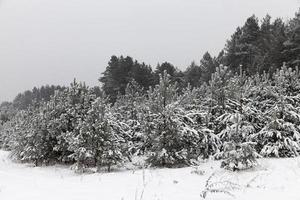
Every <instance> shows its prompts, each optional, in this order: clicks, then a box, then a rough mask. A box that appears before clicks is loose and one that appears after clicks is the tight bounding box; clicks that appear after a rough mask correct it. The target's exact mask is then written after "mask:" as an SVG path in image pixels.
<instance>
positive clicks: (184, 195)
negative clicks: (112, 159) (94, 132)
mask: <svg viewBox="0 0 300 200" xmlns="http://www.w3.org/2000/svg"><path fill="white" fill-rule="evenodd" d="M8 154H9V152H6V151H0V199H1V200H27V199H30V200H40V199H43V200H69V199H70V200H85V199H87V200H94V199H95V200H96V199H97V200H99V199H105V200H137V199H138V200H183V199H187V200H193V199H195V200H196V199H197V200H199V199H201V198H200V194H201V192H202V191H203V190H204V186H205V184H206V180H207V179H208V178H209V176H211V174H213V173H215V176H213V177H212V179H211V183H214V182H217V181H230V182H232V183H235V184H238V185H239V189H238V190H230V191H229V192H230V193H232V194H233V195H234V197H232V196H229V195H227V194H223V193H222V194H221V193H220V194H210V193H208V195H207V198H206V199H211V200H212V199H213V200H215V199H216V200H221V199H222V200H226V199H238V200H250V199H251V200H261V199H264V200H266V199H273V200H276V199H278V200H279V199H280V200H281V199H288V200H299V199H300V158H285V159H260V160H259V163H260V165H259V166H258V167H256V168H255V169H253V170H249V171H243V172H230V171H225V170H223V169H220V167H219V166H220V162H219V161H208V162H205V163H202V164H201V165H200V166H199V167H197V168H195V167H188V168H180V169H145V170H136V171H135V170H120V171H116V172H112V173H95V174H85V175H78V174H75V173H74V172H73V171H72V170H70V167H67V166H60V165H56V166H51V167H33V166H31V165H29V164H20V163H13V162H12V161H11V160H10V159H9V158H8ZM215 189H218V188H215ZM219 189H220V188H219Z"/></svg>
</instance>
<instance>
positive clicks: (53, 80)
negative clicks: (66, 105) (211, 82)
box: [0, 0, 300, 101]
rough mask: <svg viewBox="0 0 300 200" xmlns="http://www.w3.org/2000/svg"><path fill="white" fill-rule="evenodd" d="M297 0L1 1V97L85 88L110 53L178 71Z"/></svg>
mask: <svg viewBox="0 0 300 200" xmlns="http://www.w3.org/2000/svg"><path fill="white" fill-rule="evenodd" d="M299 6H300V2H299V0H0V101H3V100H12V99H13V97H14V96H15V95H16V94H17V93H18V92H21V91H24V90H26V89H32V88H33V87H34V86H41V85H44V84H62V85H67V84H69V83H70V82H71V81H72V80H73V78H74V77H76V78H77V79H78V80H80V81H85V82H86V83H87V84H89V85H96V84H99V83H98V81H97V79H98V78H99V76H100V75H101V73H102V72H103V71H104V70H105V68H106V66H107V62H108V60H109V58H110V56H112V55H130V56H132V57H133V58H135V59H137V60H139V61H144V62H146V63H147V64H151V65H152V66H155V65H156V64H157V63H159V62H164V61H169V62H171V63H173V64H174V65H175V66H177V67H180V68H181V69H184V68H185V67H186V66H187V65H189V64H190V63H191V61H193V60H195V61H196V62H199V60H200V59H201V57H202V55H203V54H204V53H205V51H209V52H211V54H212V55H216V54H217V53H218V52H219V51H220V50H221V49H222V48H223V47H224V44H225V41H226V39H228V38H229V37H230V35H231V34H232V33H233V32H234V30H235V29H236V27H237V26H241V25H243V23H244V21H245V20H246V18H247V17H249V16H251V15H252V14H256V15H257V16H258V17H260V18H261V17H263V16H265V15H266V14H267V13H269V14H270V15H271V16H273V17H282V18H283V19H285V20H286V19H288V18H290V17H293V16H294V13H295V12H296V11H297V10H298V7H299Z"/></svg>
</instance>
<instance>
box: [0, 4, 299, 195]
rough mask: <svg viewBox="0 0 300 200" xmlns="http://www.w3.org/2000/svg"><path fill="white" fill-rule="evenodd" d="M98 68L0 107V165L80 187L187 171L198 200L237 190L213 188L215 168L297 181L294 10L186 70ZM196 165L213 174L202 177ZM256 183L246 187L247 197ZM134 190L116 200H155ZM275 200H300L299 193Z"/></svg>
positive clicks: (121, 58) (121, 59)
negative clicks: (1, 157)
mask: <svg viewBox="0 0 300 200" xmlns="http://www.w3.org/2000/svg"><path fill="white" fill-rule="evenodd" d="M295 11H296V10H295ZM108 60H109V61H108V64H107V66H106V69H105V71H104V72H101V71H99V80H98V81H99V85H98V86H89V85H87V84H85V82H83V81H80V80H77V79H74V81H73V82H72V83H70V85H68V86H63V85H45V86H42V87H34V88H33V89H30V88H29V90H27V91H24V92H21V93H19V94H18V95H16V97H15V98H14V99H13V100H12V101H6V102H3V103H2V104H1V105H0V147H1V149H2V154H3V152H5V155H7V157H8V161H5V162H11V163H12V164H11V165H18V166H23V167H25V166H31V167H33V168H35V169H47V168H49V167H51V166H52V167H53V166H63V167H68V170H69V171H70V172H68V173H74V174H76V175H78V174H79V175H80V176H82V177H85V176H87V178H88V174H91V173H92V174H104V175H103V176H109V175H110V173H124V172H123V171H125V173H126V171H131V170H133V169H134V170H137V171H139V170H140V171H139V172H137V173H143V175H144V176H146V177H147V171H145V170H150V171H151V170H154V171H155V170H171V171H170V173H171V172H172V170H184V169H189V170H191V169H192V172H191V173H192V174H193V176H195V177H198V178H199V179H201V177H203V178H202V179H203V180H202V181H203V185H204V188H202V189H201V187H200V186H199V188H198V191H197V192H198V193H197V198H198V199H206V198H207V199H227V198H228V199H231V198H235V197H234V196H235V195H234V191H236V190H238V191H242V189H240V188H241V187H244V186H241V185H242V184H241V183H240V182H239V185H238V183H237V182H235V181H231V180H223V181H222V180H218V181H217V182H212V181H213V180H212V179H214V178H216V176H217V175H216V173H217V172H216V171H218V170H219V171H220V170H221V171H222V173H225V174H227V175H226V177H230V176H239V174H241V176H244V175H245V173H249V177H252V176H251V174H252V175H253V174H255V173H256V172H257V171H259V172H261V171H263V169H262V168H263V167H262V166H264V163H265V162H270V163H271V162H272V163H273V162H274V163H277V164H274V163H273V164H274V166H277V167H278V166H279V165H280V163H281V162H280V161H283V163H284V162H285V163H286V164H287V163H288V162H294V161H295V162H297V163H298V164H295V165H297V167H295V168H293V170H294V171H295V173H296V174H297V173H299V172H300V171H299V170H300V167H299V163H300V160H299V159H298V158H299V157H298V156H299V153H300V71H299V64H300V11H298V12H296V14H295V16H294V17H293V18H291V19H289V20H283V19H282V18H272V17H271V16H270V15H267V16H265V17H264V18H262V19H259V18H258V17H256V16H255V15H253V16H250V17H249V18H248V19H247V20H246V21H245V23H244V24H242V25H241V26H240V27H237V28H236V31H235V32H234V33H232V35H231V37H230V38H228V40H227V41H226V45H225V46H224V48H223V49H221V50H220V53H219V54H218V55H211V54H210V53H209V52H206V53H205V54H204V55H203V57H202V59H201V60H200V62H199V63H198V62H192V63H191V64H190V65H189V66H186V67H184V66H180V67H179V66H175V65H173V64H172V63H171V62H167V61H166V62H163V63H159V64H157V66H150V65H148V64H146V63H144V62H142V61H138V60H135V59H134V58H132V57H130V56H127V55H113V56H111V58H108ZM0 87H2V86H0ZM295 159H297V160H295ZM1 162H3V163H4V161H0V174H1V169H4V168H3V167H2V168H1ZM210 163H211V164H210ZM269 165H271V164H269ZM269 165H268V166H269ZM291 165H292V164H291ZM204 166H214V169H215V170H214V171H212V172H211V173H210V174H209V170H210V167H206V168H205V167H204ZM280 166H281V165H280ZM269 167H270V166H269ZM202 168H203V169H202ZM267 168H268V167H266V169H265V170H267ZM201 169H202V170H201ZM272 169H273V168H272ZM141 170H142V171H141ZM120 171H121V172H120ZM289 172H290V171H288V170H287V171H286V173H289ZM144 173H146V175H145V174H144ZM178 173H179V172H178ZM180 173H183V172H182V171H180ZM180 173H179V174H180ZM191 173H189V176H190V175H191ZM282 173H284V172H282ZM206 175H207V176H206ZM172 176H173V175H172ZM174 176H175V175H174ZM182 176H185V175H182ZM245 176H246V175H245ZM253 176H254V175H253ZM204 177H205V178H204ZM247 177H248V175H247ZM291 177H292V176H291ZM252 178H253V177H252ZM144 179H147V178H144ZM241 179H242V180H245V178H241ZM254 179H255V178H253V180H252V181H250V182H248V183H247V184H248V185H247V186H245V188H250V189H249V190H254V189H253V188H254V186H253V188H252V189H251V187H252V185H251V184H252V183H253V182H255V181H256V180H254ZM191 180H192V178H191ZM193 180H194V179H193ZM276 180H277V179H276ZM144 181H145V180H144ZM172 181H173V182H172V183H171V184H173V185H176V184H179V185H180V183H181V182H180V181H179V182H178V181H177V182H178V183H177V182H176V181H175V180H172ZM272 181H273V180H272ZM272 181H270V182H272ZM277 181H279V180H277ZM294 181H296V180H294ZM145 182H146V181H145ZM191 182H193V184H196V182H195V181H191ZM274 182H276V181H274ZM279 182H280V181H279ZM84 183H85V182H84ZM277 183H278V182H277ZM293 183H294V182H293ZM296 183H297V184H298V185H297V186H295V185H296ZM299 183H300V182H295V185H294V187H295V188H297V187H299V186H300V185H299ZM3 184H4V183H1V181H0V199H1V192H2V190H3V191H5V187H3V188H2V185H3ZM74 184H75V183H74ZM95 184H96V183H94V185H95ZM124 184H125V185H126V183H124ZM245 184H246V183H245ZM287 184H288V183H287ZM196 185H197V184H196ZM146 187H147V183H144V189H145V188H146ZM162 187H163V186H162ZM266 187H267V186H266ZM274 187H275V186H274ZM278 187H279V186H278ZM287 187H289V185H287ZM238 188H239V189H238ZM257 188H259V186H257ZM144 189H143V190H142V192H137V193H136V194H135V197H134V194H132V195H133V196H132V197H128V198H125V197H124V199H141V200H142V199H155V198H154V197H153V198H152V196H143V195H144V192H145V195H146V192H147V191H146V190H145V191H144ZM149 190H150V189H149ZM151 191H156V189H151ZM284 191H285V190H284ZM284 191H283V193H282V194H285V193H284ZM295 191H297V190H295ZM132 193H134V192H132ZM254 193H255V192H253V194H254ZM237 194H238V195H237V196H238V197H237V199H247V198H244V197H243V195H241V194H240V193H239V192H237ZM251 194H252V193H251ZM214 195H216V196H214ZM218 195H220V196H218ZM222 195H223V196H222ZM239 195H240V196H239ZM285 195H287V196H285V197H287V198H286V199H300V193H299V192H298V193H296V192H294V193H293V194H291V193H290V194H289V195H294V196H288V194H287V193H286V194H285ZM66 196H67V197H68V195H66ZM250 196H251V195H250ZM186 197H187V198H186V199H193V198H192V197H189V196H188V195H187V196H186ZM217 197H218V198H217ZM98 198H99V199H109V198H108V197H107V196H102V197H101V196H98ZM177 198H179V197H177ZM177 198H172V199H177ZM255 198H256V197H255ZM4 199H5V198H4ZM65 199H68V198H65ZM79 199H80V198H79ZM87 199H92V198H87ZM112 199H123V198H122V197H121V196H118V197H115V198H112ZM156 199H171V197H170V196H165V197H157V198H156ZM181 199H184V197H181ZM249 199H254V197H253V198H252V197H251V198H250V197H249ZM261 199H272V198H263V197H262V196H261ZM273 199H277V198H276V196H274V197H273Z"/></svg>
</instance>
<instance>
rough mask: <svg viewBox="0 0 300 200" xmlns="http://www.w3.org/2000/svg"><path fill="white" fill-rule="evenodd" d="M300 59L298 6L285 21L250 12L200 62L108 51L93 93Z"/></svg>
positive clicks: (36, 92)
mask: <svg viewBox="0 0 300 200" xmlns="http://www.w3.org/2000/svg"><path fill="white" fill-rule="evenodd" d="M299 62H300V11H298V12H297V13H296V14H295V17H294V18H293V19H290V20H289V21H286V22H284V21H283V20H282V19H281V18H276V19H274V20H272V19H271V16H269V15H267V16H265V17H264V18H263V19H262V20H259V19H258V18H257V17H256V16H255V15H253V16H251V17H249V18H248V19H247V20H246V22H245V24H244V25H243V26H242V27H238V28H237V29H236V31H235V32H234V33H233V35H232V36H231V38H230V39H229V40H227V42H226V45H225V47H224V48H223V49H222V50H221V51H220V53H219V55H218V56H215V57H214V56H212V55H211V54H210V53H209V52H206V53H205V54H204V55H203V57H202V59H201V60H200V62H199V63H197V62H194V61H193V62H192V63H191V64H190V66H188V67H187V68H186V69H185V70H184V71H181V70H180V69H179V68H178V67H176V66H174V65H173V64H171V63H169V62H163V63H161V64H158V65H157V66H156V68H155V69H153V68H152V67H151V66H150V65H147V64H145V63H143V62H138V61H137V60H134V59H133V58H132V57H129V56H127V57H123V56H120V57H117V56H112V57H111V58H110V61H109V62H108V66H107V67H106V70H105V71H104V72H103V73H102V76H101V77H100V78H99V81H100V82H101V83H102V88H100V87H98V86H96V87H95V90H96V91H97V92H96V93H97V94H98V95H100V94H101V93H102V91H103V92H105V94H107V95H108V96H109V97H110V101H111V102H114V101H115V100H116V97H117V95H118V94H124V93H125V88H126V86H127V84H128V83H129V82H130V81H132V80H135V81H136V82H137V83H138V84H139V85H140V86H142V87H143V88H144V90H145V91H146V90H148V89H149V87H153V86H155V85H156V84H157V83H158V82H159V74H161V73H162V72H163V71H166V72H167V73H168V74H169V75H170V77H171V80H172V82H177V84H178V86H179V90H182V89H183V88H185V87H186V86H187V85H190V86H191V87H192V88H194V87H199V86H201V85H202V84H204V83H208V81H209V80H210V79H211V75H212V74H213V73H214V72H215V71H216V68H217V67H218V66H220V65H224V66H227V67H228V68H229V70H230V71H232V72H233V73H236V72H238V70H239V68H240V67H242V69H243V71H244V72H245V73H246V74H247V75H254V74H256V73H259V74H262V73H264V72H265V73H269V74H270V76H272V74H273V73H274V72H275V71H276V70H277V69H279V68H281V66H282V65H283V63H286V66H287V67H291V68H294V67H295V66H297V65H298V64H299ZM62 89H63V87H62V86H54V85H52V86H49V85H47V86H42V87H40V88H37V87H35V88H33V89H32V90H28V91H25V92H23V93H20V94H18V95H17V96H16V98H15V99H14V100H13V102H11V103H10V102H5V103H3V104H2V105H1V106H0V112H1V114H0V117H1V119H2V120H7V119H6V118H7V117H8V116H7V114H3V112H4V111H6V110H7V109H8V107H10V106H12V107H13V108H14V109H17V110H24V109H27V108H28V107H29V106H30V105H33V104H34V103H39V102H41V101H49V100H50V97H51V96H52V95H53V94H54V92H55V90H62Z"/></svg>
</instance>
